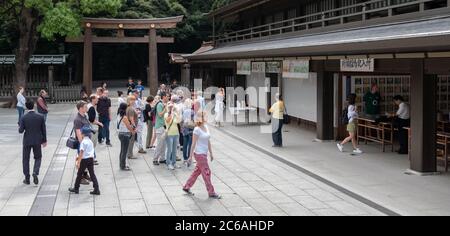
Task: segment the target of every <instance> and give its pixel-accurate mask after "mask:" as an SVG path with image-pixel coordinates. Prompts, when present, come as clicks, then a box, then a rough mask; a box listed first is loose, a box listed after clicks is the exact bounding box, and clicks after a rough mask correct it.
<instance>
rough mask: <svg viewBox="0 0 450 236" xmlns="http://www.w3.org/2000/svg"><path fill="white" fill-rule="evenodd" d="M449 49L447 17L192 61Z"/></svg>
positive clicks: (255, 46)
mask: <svg viewBox="0 0 450 236" xmlns="http://www.w3.org/2000/svg"><path fill="white" fill-rule="evenodd" d="M437 46H440V47H446V46H448V47H449V48H450V16H448V15H447V16H440V17H433V18H428V19H421V20H415V21H408V22H397V23H391V24H385V25H378V26H372V27H365V28H356V29H347V30H340V31H335V32H328V33H321V34H313V35H303V36H297V37H292V38H284V39H277V40H270V41H269V40H266V41H257V42H250V43H245V42H244V41H243V42H242V43H241V44H239V45H230V46H226V45H224V46H220V47H217V48H215V49H213V50H209V51H207V52H204V53H200V54H193V55H188V56H187V58H188V59H189V60H190V61H191V60H211V59H231V58H252V57H269V56H270V57H272V56H277V57H278V56H308V55H336V54H342V53H348V54H351V53H360V52H386V51H394V52H397V51H408V50H413V49H414V48H415V49H420V48H423V49H425V48H427V49H430V50H431V49H432V48H433V47H437Z"/></svg>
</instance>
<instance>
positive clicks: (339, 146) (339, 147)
mask: <svg viewBox="0 0 450 236" xmlns="http://www.w3.org/2000/svg"><path fill="white" fill-rule="evenodd" d="M337 148H338V149H339V151H340V152H344V146H342V145H341V144H340V143H338V144H337Z"/></svg>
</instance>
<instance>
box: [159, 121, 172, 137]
mask: <svg viewBox="0 0 450 236" xmlns="http://www.w3.org/2000/svg"><path fill="white" fill-rule="evenodd" d="M173 120H174V118H172V122H171V123H170V125H169V127H168V128H167V129H165V130H164V133H163V134H162V136H161V138H162V139H163V140H164V139H166V138H167V136H168V133H169V130H170V128H171V127H172V124H173Z"/></svg>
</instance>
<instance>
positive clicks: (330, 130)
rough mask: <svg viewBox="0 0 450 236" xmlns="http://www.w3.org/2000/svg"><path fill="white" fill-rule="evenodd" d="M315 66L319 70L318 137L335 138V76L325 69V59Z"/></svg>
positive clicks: (316, 70) (322, 138)
mask: <svg viewBox="0 0 450 236" xmlns="http://www.w3.org/2000/svg"><path fill="white" fill-rule="evenodd" d="M313 68H314V70H315V72H317V139H318V140H322V141H325V140H334V77H333V74H332V73H329V72H326V71H325V61H318V62H316V63H315V67H313Z"/></svg>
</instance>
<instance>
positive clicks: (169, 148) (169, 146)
mask: <svg viewBox="0 0 450 236" xmlns="http://www.w3.org/2000/svg"><path fill="white" fill-rule="evenodd" d="M178 138H179V136H178V135H174V136H167V138H166V163H167V165H175V163H177V142H178Z"/></svg>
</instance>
